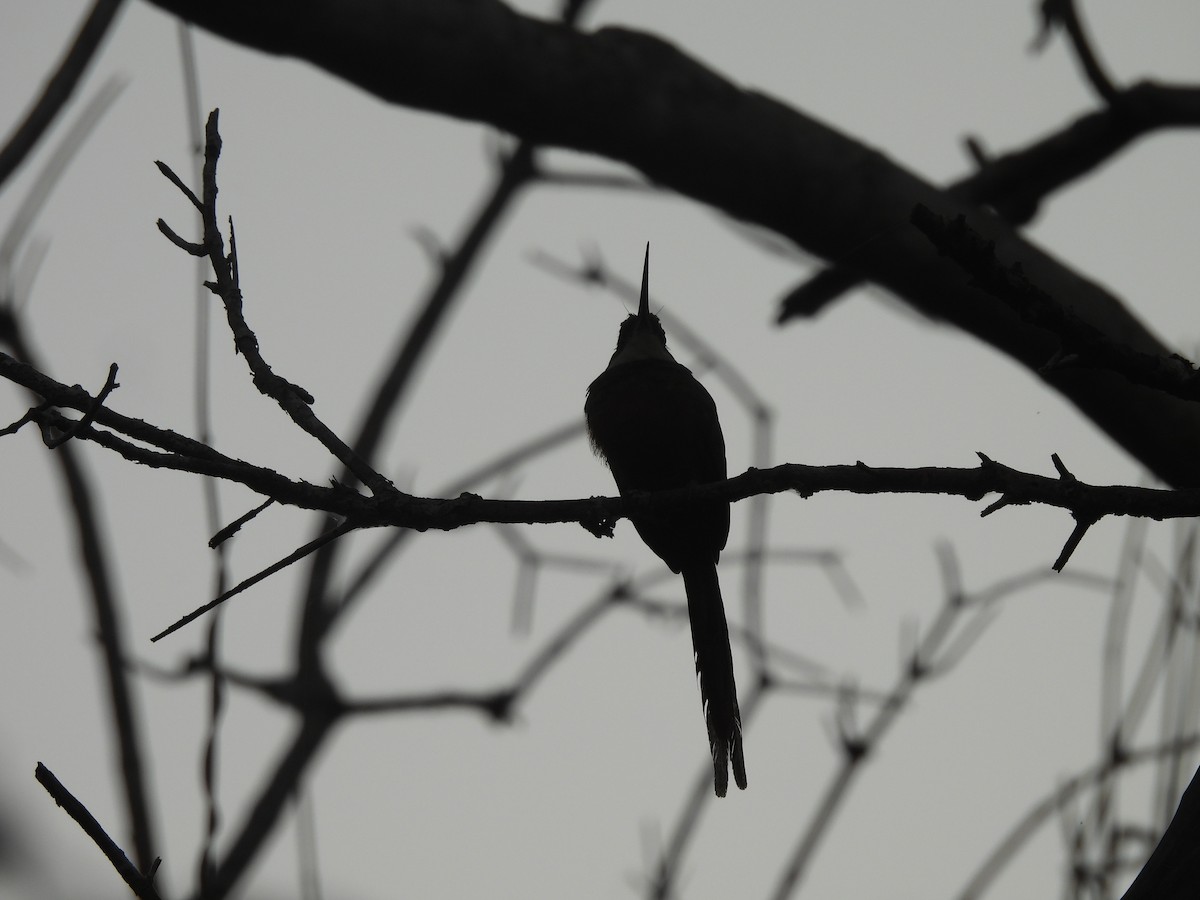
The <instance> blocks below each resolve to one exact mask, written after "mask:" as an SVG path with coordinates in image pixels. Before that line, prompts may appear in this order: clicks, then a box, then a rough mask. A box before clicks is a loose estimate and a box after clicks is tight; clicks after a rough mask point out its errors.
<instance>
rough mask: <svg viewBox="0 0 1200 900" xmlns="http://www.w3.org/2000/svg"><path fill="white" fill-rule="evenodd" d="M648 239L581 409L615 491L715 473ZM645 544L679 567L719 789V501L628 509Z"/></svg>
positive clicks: (737, 730)
mask: <svg viewBox="0 0 1200 900" xmlns="http://www.w3.org/2000/svg"><path fill="white" fill-rule="evenodd" d="M649 279H650V245H649V244H647V245H646V256H645V260H644V262H643V264H642V291H641V296H640V298H639V301H638V311H637V313H636V314H635V315H630V316H628V317H627V318H626V319H625V320H624V321H623V322H622V323H621V328H620V332H619V333H618V336H617V348H616V350H615V351H614V352H613V355H612V358H611V359H610V360H609V363H608V367H607V368H606V369H605V370H604V371H603V372H602V373H601V374H600V375H599V376H598V377H597V378H596V379H595V380H594V381H593V382H592V383H591V384H590V385H589V386H588V389H587V399H586V401H585V402H584V407H583V411H584V418H585V419H586V422H587V429H588V435H589V437H590V438H591V443H592V447H593V449H594V450H595V451H596V454H597V455H598V456H600V457H601V458H602V459H603V460H604V462H605V463H606V464H607V465H608V468H609V470H610V471H611V472H612V475H613V479H614V480H615V481H616V483H617V489H618V491H619V492H620V493H621V495H622V496H624V495H626V494H629V493H631V492H638V491H665V490H674V489H678V488H686V487H690V486H693V485H701V484H711V483H713V482H719V481H724V480H725V477H726V461H725V437H724V434H723V433H722V431H721V421H720V419H719V418H718V416H717V406H716V403H714V402H713V398H712V395H710V394H709V392H708V391H707V390H705V388H704V386H703V385H702V384H700V382H699V381H697V380H696V378H695V376H693V375H692V372H691V370H690V369H688V368H687V367H686V366H684V365H682V364H681V363H679V362H676V361H675V358H674V357H673V356H672V355H671V353H670V351H669V350H668V349H667V338H666V334H665V332H664V331H663V327H662V323H661V322H660V321H659V319H658V316H656V315H654V314H653V313H651V312H650V296H649ZM631 518H632V520H633V525H634V528H636V529H637V533H638V534H639V535H640V536H641V538H642V540H643V541H644V542H645V543H646V545H647V546H648V547H649V548H650V549H651V550H653V551H654V553H655V554H656V555H657V556H658V557H659V558H660V559H661V560H662V561H663V562H664V563H666V565H667V568H669V569H670V570H671V571H672V572H674V573H676V574H679V575H682V576H683V586H684V590H685V592H686V593H687V607H688V621H689V622H690V624H691V631H692V649H693V652H694V655H695V663H696V675H697V677H698V679H699V682H700V698H701V701H702V704H703V707H702V708H703V711H704V719H705V724H706V725H707V728H708V744H709V752H710V754H711V755H712V761H713V789H714V791H715V792H716V795H717V796H718V797H724V796H725V794H726V792H727V791H728V789H729V767H730V766H731V765H732V767H733V777H734V780H735V781H736V782H737V786H738V787H739V788H741V789H743V790H744V789H745V787H746V762H745V759H744V756H743V752H742V722H741V712H740V711H739V710H738V702H737V686H736V683H735V680H734V674H733V656H732V654H731V652H730V648H729V625H728V623H727V622H726V620H725V605H724V603H723V601H722V599H721V583H720V580H719V578H718V576H717V561H718V560H719V559H720V556H721V551H722V550H723V549H725V543H726V541H727V540H728V539H729V503H728V501H725V500H704V501H698V502H696V503H694V504H688V505H686V506H683V507H680V508H677V509H671V510H669V511H665V512H655V513H653V514H652V513H644V514H643V513H639V514H638V515H636V516H633V517H631Z"/></svg>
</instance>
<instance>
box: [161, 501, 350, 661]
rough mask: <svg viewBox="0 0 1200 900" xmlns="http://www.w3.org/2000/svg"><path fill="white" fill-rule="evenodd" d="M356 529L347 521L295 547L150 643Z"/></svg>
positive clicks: (165, 629) (181, 619)
mask: <svg viewBox="0 0 1200 900" xmlns="http://www.w3.org/2000/svg"><path fill="white" fill-rule="evenodd" d="M357 527H358V526H357V525H356V524H355V523H354V522H353V521H351V520H349V519H347V520H346V521H344V522H342V523H341V524H340V525H337V526H336V527H334V528H332V529H330V530H329V531H327V532H325V533H324V534H322V535H319V536H318V537H316V538H313V540H311V541H309V542H308V543H307V544H304V545H303V546H301V547H297V548H296V549H295V550H293V551H292V552H291V553H289V554H288V555H287V556H285V557H283V559H281V560H279V561H278V562H274V563H272V564H271V565H269V566H267V567H266V568H265V569H262V570H261V571H259V572H256V573H255V574H253V575H251V576H250V577H249V578H245V579H243V580H242V581H240V582H238V583H237V584H235V585H234V586H233V587H231V588H230V589H229V590H227V591H225V592H224V593H222V594H219V595H218V596H216V597H214V598H213V599H212V600H210V601H208V603H205V604H204V605H203V606H199V607H197V608H196V609H193V610H192V611H191V612H190V613H188V614H187V615H185V616H182V617H180V618H179V619H177V620H176V621H175V622H173V623H172V624H171V625H168V626H167V627H166V628H164V629H163V630H162V631H160V632H159V633H158V634H156V635H154V637H152V638H150V641H151V642H152V643H153V642H155V641H160V640H162V639H163V638H165V637H166V636H167V635H169V634H174V633H175V632H176V631H178V630H179V629H180V628H182V627H183V626H184V625H187V624H188V623H189V622H194V621H196V619H198V618H200V617H201V616H202V615H204V614H205V613H207V612H211V611H212V610H214V609H216V608H217V607H218V606H220V605H221V604H222V603H224V602H225V601H226V600H229V599H230V598H232V597H236V596H237V595H238V594H240V593H241V592H242V591H244V590H246V589H247V588H251V587H253V586H254V585H256V584H258V583H259V582H260V581H263V580H265V579H267V578H269V577H271V576H272V575H274V574H275V573H276V572H280V571H282V570H283V569H286V568H287V567H288V566H290V565H292V564H294V563H297V562H299V561H300V560H302V559H304V558H306V557H308V556H310V555H311V554H313V553H315V552H316V551H317V550H319V549H321V548H322V547H324V546H325V545H326V544H328V543H330V542H331V541H336V540H337V539H338V538H340V537H342V536H343V535H346V534H349V533H350V532H351V531H354V530H355V529H356V528H357Z"/></svg>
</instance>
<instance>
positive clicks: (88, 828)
mask: <svg viewBox="0 0 1200 900" xmlns="http://www.w3.org/2000/svg"><path fill="white" fill-rule="evenodd" d="M34 777H35V778H36V779H37V780H38V783H39V784H40V785H41V786H42V787H44V788H45V789H46V792H47V793H48V794H49V795H50V796H51V797H53V798H54V802H55V803H57V804H58V805H59V806H61V807H62V808H63V809H64V810H66V813H67V815H69V816H70V817H71V818H72V819H74V820H75V821H76V822H77V823H78V824H79V827H80V828H82V829H83V832H84V834H86V835H87V836H88V837H90V838H91V839H92V842H93V843H94V844H95V845H96V846H97V847H99V848H100V851H101V852H102V853H103V854H104V855H105V856H106V857H108V861H109V862H110V863H112V866H113V868H114V869H116V870H117V874H118V875H120V876H121V878H122V879H124V881H125V883H126V884H127V885H129V889H130V890H132V891H133V892H134V894H136V895H137V896H138V897H141V898H142V900H159V896H158V890H157V889H156V888H155V887H154V873H155V871H156V870H157V869H158V862H159V861H158V860H157V859H155V860H154V861H153V862H152V863H150V864H148V865H147V866H146V867H145V874H143V872H142V871H141V870H139V868H138V867H137V866H135V865H134V864H133V863H132V862H130V861H129V857H128V856H126V855H125V852H124V851H123V850H122V849H121V848H120V847H119V846H117V843H116V841H114V840H113V839H112V838H110V837H109V836H108V832H106V831H105V830H104V827H103V826H102V825H101V824H100V823H99V822H97V821H96V817H95V816H93V815H92V814H91V812H89V811H88V808H87V807H86V806H84V805H83V804H82V803H81V802H80V801H79V800H78V799H77V798H76V797H75V795H74V794H72V793H71V792H70V791H69V790H67V789H66V788H65V787H64V786H63V784H62V782H61V781H59V780H58V779H57V778H56V777H55V776H54V773H53V772H51V771H50V770H49V769H48V768H46V767H45V766H44V765H42V764H41V763H38V764H37V768H36V769H35V770H34Z"/></svg>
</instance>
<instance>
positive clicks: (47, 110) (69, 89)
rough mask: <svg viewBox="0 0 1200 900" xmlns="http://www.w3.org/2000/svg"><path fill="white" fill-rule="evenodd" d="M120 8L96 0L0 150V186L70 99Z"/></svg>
mask: <svg viewBox="0 0 1200 900" xmlns="http://www.w3.org/2000/svg"><path fill="white" fill-rule="evenodd" d="M120 8H121V0H96V3H95V4H93V6H92V8H91V10H90V11H89V12H88V15H87V18H86V19H84V21H83V24H82V25H81V26H80V27H79V30H78V31H77V32H76V33H75V39H74V40H73V41H72V42H71V47H70V49H69V50H67V53H66V55H64V56H63V59H62V61H61V62H60V63H59V64H58V68H57V69H56V70H55V71H54V74H53V75H52V76H51V77H50V79H49V80H48V81H47V82H46V86H45V87H44V88H42V93H41V95H40V96H39V97H38V99H37V102H36V103H35V104H34V106H33V108H32V109H31V110H30V111H29V112H28V113H27V114H26V116H25V119H24V120H23V121H22V122H21V124H20V125H19V126H18V127H17V129H16V131H15V132H13V134H12V136H11V137H9V139H8V140H7V141H6V142H5V144H4V146H3V148H0V185H2V184H4V183H5V182H6V181H8V178H9V176H10V175H12V173H13V172H15V171H16V169H17V167H18V166H19V165H21V163H22V162H23V161H24V160H25V158H26V157H27V156H28V155H29V153H30V152H31V151H32V150H33V148H34V147H35V146H37V142H38V141H39V140H40V139H41V136H42V135H43V134H44V133H45V131H46V129H47V128H49V127H50V123H51V122H53V121H54V120H55V118H57V116H58V114H59V113H60V112H61V111H62V109H63V107H64V106H66V104H67V101H68V100H70V99H71V95H72V94H73V93H74V92H75V88H76V87H77V86H78V84H79V81H80V79H82V78H83V73H84V72H85V71H87V67H88V64H89V63H90V62H91V61H92V57H93V56H95V54H96V50H97V49H99V47H100V44H101V42H103V40H104V36H105V35H106V34H108V29H109V26H111V25H112V21H113V19H114V18H115V17H116V14H117V11H118V10H119V9H120Z"/></svg>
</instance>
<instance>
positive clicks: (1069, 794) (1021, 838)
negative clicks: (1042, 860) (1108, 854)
mask: <svg viewBox="0 0 1200 900" xmlns="http://www.w3.org/2000/svg"><path fill="white" fill-rule="evenodd" d="M1177 747H1183V748H1187V749H1195V748H1197V747H1200V735H1197V734H1191V735H1183V736H1181V737H1179V738H1176V739H1174V740H1172V741H1170V742H1168V743H1165V744H1152V745H1149V746H1145V747H1135V748H1131V749H1129V750H1127V751H1126V752H1125V753H1123V754H1121V756H1119V757H1117V758H1115V759H1106V760H1103V761H1102V762H1099V763H1095V764H1093V765H1091V766H1089V767H1087V768H1086V769H1084V770H1083V771H1081V772H1079V773H1078V774H1076V775H1074V776H1073V777H1071V778H1069V779H1067V780H1066V781H1063V782H1060V783H1059V784H1058V786H1057V787H1055V788H1054V790H1052V791H1051V792H1050V793H1049V794H1047V795H1046V796H1045V797H1043V798H1042V799H1041V800H1039V801H1038V802H1037V803H1035V804H1034V806H1033V807H1032V808H1031V809H1030V810H1029V812H1027V813H1026V814H1025V815H1023V816H1022V817H1021V818H1020V820H1019V821H1018V822H1017V823H1016V824H1015V825H1014V826H1013V827H1012V829H1011V830H1010V831H1009V832H1008V834H1007V835H1005V837H1004V839H1003V840H1002V841H1001V842H1000V843H999V844H998V845H997V847H996V849H995V850H993V851H992V852H991V853H990V854H989V855H988V857H987V858H986V859H985V860H984V861H983V863H981V864H980V866H979V867H978V868H977V869H976V870H975V872H974V874H973V875H972V876H971V877H970V878H969V879H968V880H967V883H966V885H965V886H964V887H963V889H962V890H961V891H960V892H959V893H958V894H956V895H955V897H956V900H979V898H980V897H982V896H983V895H984V892H985V891H986V890H987V889H988V887H990V885H991V883H992V882H993V881H994V880H995V878H996V876H997V875H999V874H1000V873H1001V872H1002V871H1003V870H1004V869H1005V868H1006V867H1007V866H1008V864H1009V863H1010V862H1012V860H1013V859H1014V858H1015V857H1016V855H1017V853H1018V852H1019V851H1020V849H1021V847H1022V846H1024V844H1025V842H1026V841H1028V840H1029V839H1030V838H1031V837H1033V835H1034V833H1035V832H1036V831H1037V830H1038V829H1039V828H1040V827H1041V826H1042V825H1044V824H1045V823H1046V822H1047V821H1048V820H1049V819H1050V817H1051V816H1053V815H1054V814H1055V812H1056V811H1058V810H1059V809H1060V808H1061V807H1062V805H1063V804H1064V803H1065V802H1067V801H1068V800H1069V799H1071V798H1073V797H1075V796H1076V795H1078V794H1079V793H1080V792H1081V791H1083V790H1086V789H1087V788H1088V787H1091V786H1092V785H1095V784H1098V783H1100V782H1101V781H1102V780H1103V779H1105V778H1108V777H1109V776H1110V774H1111V772H1112V769H1113V768H1114V767H1118V768H1121V769H1127V768H1129V767H1131V766H1136V765H1140V764H1142V763H1146V762H1153V761H1155V760H1157V759H1159V758H1161V757H1163V756H1165V755H1167V754H1170V753H1172V752H1174V751H1175V749H1176V748H1177ZM1193 887H1194V885H1189V886H1188V890H1189V891H1190V890H1191V889H1192V888H1193ZM1157 896H1159V897H1160V900H1163V897H1162V895H1157ZM1184 896H1185V895H1184V894H1179V895H1177V897H1178V900H1182V898H1183V897H1184ZM1186 896H1191V894H1190V893H1189V894H1187V895H1186ZM1125 897H1126V898H1127V900H1133V898H1132V895H1131V894H1126V895H1125ZM1141 897H1144V898H1145V900H1150V895H1139V900H1141ZM1172 900H1177V898H1176V895H1172Z"/></svg>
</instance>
